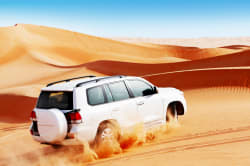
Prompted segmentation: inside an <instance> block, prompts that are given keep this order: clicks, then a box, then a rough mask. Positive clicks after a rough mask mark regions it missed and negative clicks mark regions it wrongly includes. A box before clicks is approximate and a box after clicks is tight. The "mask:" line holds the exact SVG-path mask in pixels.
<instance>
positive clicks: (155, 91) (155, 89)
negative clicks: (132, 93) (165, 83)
mask: <svg viewBox="0 0 250 166" xmlns="http://www.w3.org/2000/svg"><path fill="white" fill-rule="evenodd" d="M155 93H158V89H157V87H156V86H154V94H155Z"/></svg>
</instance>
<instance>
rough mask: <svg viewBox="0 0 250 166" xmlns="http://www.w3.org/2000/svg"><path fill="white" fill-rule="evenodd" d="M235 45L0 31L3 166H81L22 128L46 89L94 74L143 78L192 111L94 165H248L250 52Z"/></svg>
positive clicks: (29, 29)
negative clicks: (180, 97)
mask: <svg viewBox="0 0 250 166" xmlns="http://www.w3.org/2000/svg"><path fill="white" fill-rule="evenodd" d="M218 40H219V39H218ZM208 41H210V40H208ZM208 41H206V42H204V43H205V44H206V43H208ZM218 42H220V41H218ZM204 43H200V44H201V45H202V44H204ZM232 43H234V44H237V45H231V46H223V47H220V48H206V49H201V48H197V47H180V46H170V45H159V44H148V43H143V44H142V43H123V42H118V41H114V40H110V39H104V38H99V37H93V36H88V35H84V34H80V33H75V32H70V31H66V30H60V29H56V28H48V27H43V26H34V25H20V24H18V25H17V26H14V27H7V28H0V78H1V82H0V93H1V95H0V122H1V123H0V147H1V148H0V165H1V162H2V163H4V164H6V163H7V164H8V165H17V164H19V165H31V164H33V165H34V164H36V162H38V163H39V164H40V165H53V164H54V165H63V164H65V163H64V161H65V160H67V162H66V163H67V165H70V164H72V165H75V164H76V165H81V164H82V162H81V161H82V160H76V161H77V162H76V163H71V162H70V163H68V159H67V158H70V159H72V157H75V155H72V154H71V155H69V156H68V155H63V156H61V155H60V156H57V155H56V154H57V153H55V152H62V153H63V154H64V153H65V152H66V151H65V150H60V149H57V148H58V147H57V148H55V149H54V148H52V147H51V146H48V145H40V144H38V143H36V142H34V141H33V140H32V139H31V137H30V135H29V133H28V124H27V123H24V122H27V121H28V119H29V113H30V111H31V110H32V108H33V107H34V105H35V102H36V97H37V96H38V93H39V91H40V88H41V87H43V86H44V85H46V84H47V83H49V82H51V81H56V80H60V79H65V78H70V77H75V76H82V75H89V74H94V75H116V74H124V75H136V76H142V77H144V78H146V79H148V80H149V81H151V82H153V83H154V84H156V85H158V86H162V87H168V86H173V87H176V88H179V89H182V90H184V93H185V97H186V98H187V103H188V113H187V115H186V116H184V117H183V118H180V126H179V127H177V128H171V129H170V130H168V131H167V134H166V133H156V136H158V135H162V137H161V138H160V139H157V140H153V142H150V143H147V144H146V145H147V146H142V147H141V148H133V149H126V150H125V151H126V152H127V153H122V154H121V155H119V156H114V157H113V158H108V159H104V160H98V161H96V162H94V163H92V164H94V165H110V163H112V164H113V165H144V166H148V165H153V164H156V165H166V163H168V164H173V165H192V166H193V165H205V166H206V165H211V164H212V163H219V164H221V165H232V166H233V165H249V164H250V160H249V152H250V149H249V148H247V147H248V144H249V141H250V135H249V130H250V126H249V121H250V119H249V117H250V115H249V110H250V105H249V97H250V90H249V88H250V81H249V78H250V48H249V46H245V45H244V44H245V43H240V42H239V43H235V42H232ZM16 123H19V124H16ZM20 140H22V144H20ZM6 151H7V152H8V153H6ZM34 152H37V153H34ZM67 152H69V153H70V152H71V151H68V150H67ZM52 153H55V156H53V157H52V158H49V159H48V158H47V157H48V156H49V157H50V156H51V154H52ZM73 154H75V153H73ZM47 155H48V156H47ZM16 156H19V157H20V158H17V157H16ZM65 156H66V158H65ZM78 157H79V156H78ZM7 159H11V160H7ZM62 159H63V162H62ZM64 159H65V160H64Z"/></svg>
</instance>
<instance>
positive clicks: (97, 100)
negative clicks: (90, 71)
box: [87, 86, 105, 105]
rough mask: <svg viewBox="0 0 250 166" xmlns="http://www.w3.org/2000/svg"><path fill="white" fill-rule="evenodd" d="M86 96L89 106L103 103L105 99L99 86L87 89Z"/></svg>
mask: <svg viewBox="0 0 250 166" xmlns="http://www.w3.org/2000/svg"><path fill="white" fill-rule="evenodd" d="M87 96H88V103H89V104H90V105H98V104H104V103H105V98H104V95H103V90H102V87H101V86H98V87H94V88H90V89H88V90H87Z"/></svg>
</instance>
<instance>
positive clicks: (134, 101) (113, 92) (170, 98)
mask: <svg viewBox="0 0 250 166" xmlns="http://www.w3.org/2000/svg"><path fill="white" fill-rule="evenodd" d="M185 112H186V101H185V98H184V95H183V92H182V91H180V90H177V89H175V88H158V87H156V86H154V85H152V84H151V83H150V82H148V81H146V80H144V79H142V78H139V77H131V76H109V77H95V76H84V77H77V78H71V79H68V80H62V81H57V82H53V83H50V84H48V85H47V87H45V88H42V91H41V94H40V96H39V98H38V101H37V105H36V107H35V108H34V110H33V111H32V112H31V117H30V118H31V120H32V124H31V126H30V132H31V134H32V136H33V138H34V139H35V140H36V141H39V142H42V143H51V144H53V143H58V142H62V141H64V140H66V139H73V138H76V137H78V136H79V137H81V138H83V139H84V140H86V141H88V142H92V141H96V140H100V139H104V138H106V137H111V136H113V137H114V136H115V137H118V135H122V133H123V129H125V128H129V127H132V126H134V125H136V124H138V123H142V124H143V126H144V128H145V129H148V128H151V127H153V126H157V125H161V124H165V123H167V122H168V121H170V118H171V117H172V118H174V119H177V116H179V115H184V113H185ZM115 128H119V130H115Z"/></svg>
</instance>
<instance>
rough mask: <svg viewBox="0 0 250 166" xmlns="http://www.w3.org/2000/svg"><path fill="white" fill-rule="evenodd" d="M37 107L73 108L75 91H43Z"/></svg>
mask: <svg viewBox="0 0 250 166" xmlns="http://www.w3.org/2000/svg"><path fill="white" fill-rule="evenodd" d="M37 108H45V109H49V108H58V109H60V110H72V109H73V93H72V92H58V91H57V92H51V91H42V92H41V94H40V96H39V99H38V102H37Z"/></svg>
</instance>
